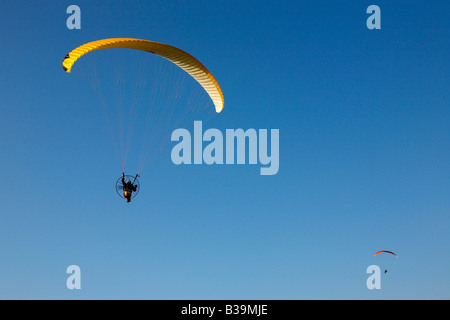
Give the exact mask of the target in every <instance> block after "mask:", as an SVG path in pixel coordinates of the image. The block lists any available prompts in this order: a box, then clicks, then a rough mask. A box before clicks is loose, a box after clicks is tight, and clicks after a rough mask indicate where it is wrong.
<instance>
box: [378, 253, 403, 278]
mask: <svg viewBox="0 0 450 320" xmlns="http://www.w3.org/2000/svg"><path fill="white" fill-rule="evenodd" d="M380 253H388V254H392V255H394V256H395V258H396V259H397V258H398V256H397V254H395V253H394V252H392V251H388V250H381V251H378V252H375V254H374V255H373V256H374V257H376V256H377V255H379V254H380ZM387 271H388V269H387V268H386V269H385V270H384V273H385V274H386V273H387Z"/></svg>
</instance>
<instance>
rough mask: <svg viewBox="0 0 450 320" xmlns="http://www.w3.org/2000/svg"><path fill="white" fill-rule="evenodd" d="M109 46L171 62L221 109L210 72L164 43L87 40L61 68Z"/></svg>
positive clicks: (220, 95) (214, 80) (218, 94)
mask: <svg viewBox="0 0 450 320" xmlns="http://www.w3.org/2000/svg"><path fill="white" fill-rule="evenodd" d="M111 48H129V49H136V50H141V51H147V52H150V53H154V54H156V55H158V56H161V57H163V58H165V59H167V60H169V61H171V62H173V63H174V64H176V65H177V66H179V67H180V68H181V69H183V70H184V71H186V72H187V73H188V74H189V75H191V76H192V77H193V78H194V79H195V80H196V81H197V82H198V83H199V84H200V85H201V86H202V87H203V88H204V89H205V91H206V92H207V93H208V95H209V96H210V98H211V100H212V101H213V103H214V106H215V108H216V112H218V113H219V112H221V111H222V110H223V105H224V98H223V94H222V90H221V88H220V86H219V84H218V83H217V81H216V79H215V78H214V77H213V75H212V74H211V72H209V71H208V69H206V67H205V66H204V65H203V64H201V63H200V62H199V61H198V60H197V59H195V58H194V57H193V56H191V55H190V54H188V53H187V52H184V51H183V50H180V49H178V48H175V47H173V46H170V45H167V44H164V43H160V42H154V41H149V40H141V39H132V38H111V39H103V40H98V41H93V42H89V43H86V44H84V45H82V46H80V47H78V48H75V49H74V50H72V51H71V52H69V53H68V54H67V55H66V56H65V58H64V60H63V63H62V66H63V69H64V71H66V72H70V71H71V69H72V66H73V64H74V63H75V61H77V60H78V58H80V57H81V56H82V55H84V54H86V53H88V52H91V51H94V50H100V49H111Z"/></svg>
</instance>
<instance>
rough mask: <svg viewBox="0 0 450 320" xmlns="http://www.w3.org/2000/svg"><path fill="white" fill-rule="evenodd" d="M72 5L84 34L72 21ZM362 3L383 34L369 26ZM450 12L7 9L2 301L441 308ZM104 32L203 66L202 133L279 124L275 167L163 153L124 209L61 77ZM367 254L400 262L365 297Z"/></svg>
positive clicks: (113, 162)
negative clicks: (207, 81)
mask: <svg viewBox="0 0 450 320" xmlns="http://www.w3.org/2000/svg"><path fill="white" fill-rule="evenodd" d="M71 4H76V5H78V6H80V8H81V12H82V29H81V30H68V29H67V28H66V19H67V17H68V14H66V8H67V7H68V6H69V5H71ZM371 4H377V5H378V6H380V8H381V18H382V19H381V24H382V29H381V30H368V29H367V28H366V19H367V17H368V15H367V14H366V8H367V7H368V6H369V5H371ZM449 9H450V4H449V2H448V1H431V2H430V1H429V2H425V1H407V2H404V1H375V2H373V1H344V2H343V1H282V2H280V1H253V0H252V1H167V0H164V1H75V2H73V1H43V2H42V1H41V2H38V1H35V2H20V1H12V0H3V1H2V3H1V5H0V35H1V39H2V41H1V45H0V58H1V59H0V137H1V138H0V150H1V153H0V164H1V168H2V171H1V172H2V181H3V183H2V184H0V200H1V201H0V253H1V257H0V298H2V299H11V298H15V299H28V298H39V299H49V298H56V299H79V298H81V299H436V298H437V299H449V298H450V286H449V283H450V274H449V271H450V232H449V231H450V215H449V213H450V196H449V192H450V171H449V169H450V149H449V142H450V130H449V128H450V108H449V107H450V104H449V101H450V81H449V76H448V75H449V74H450V70H449V69H450V68H449V67H450V59H449V52H450V40H449V39H450V37H449V35H450V34H449V30H450V22H449V19H448V15H449V12H450V10H449ZM112 37H133V38H142V39H148V40H154V41H159V42H163V43H167V44H171V45H173V46H176V47H178V48H181V49H183V50H185V51H187V52H189V53H191V54H192V55H193V56H195V57H196V58H198V59H199V60H200V61H201V62H202V63H203V64H204V65H205V66H207V68H208V69H209V70H210V71H211V72H212V73H213V74H214V75H215V77H216V79H217V80H218V82H219V84H220V85H221V87H222V90H223V92H224V96H225V108H224V111H223V112H222V113H221V114H220V115H218V116H217V117H216V118H215V119H214V120H213V121H212V122H211V124H209V123H208V126H209V125H211V126H213V127H215V128H218V129H220V130H223V131H225V129H227V128H231V129H237V128H243V129H248V128H255V129H279V130H280V169H279V172H278V174H277V175H274V176H261V175H260V174H259V168H260V165H240V166H238V165H213V166H207V165H198V166H194V165H191V166H187V165H185V166H176V165H174V164H173V163H172V161H171V158H170V146H171V145H173V144H171V143H170V142H169V143H168V148H166V150H165V151H163V152H162V153H161V154H160V155H159V157H158V158H157V159H156V160H155V161H154V162H152V163H151V164H150V165H149V166H148V168H147V170H146V172H145V174H144V173H143V177H142V180H141V185H142V190H141V193H140V194H139V196H138V197H136V198H135V199H134V201H133V202H132V203H130V204H126V203H125V202H124V201H123V200H122V199H120V198H119V197H118V196H117V194H116V193H115V190H114V183H115V181H116V179H117V178H118V176H119V175H120V174H121V168H120V164H118V163H117V158H116V155H115V153H114V151H113V148H112V146H111V139H110V138H109V136H108V134H107V127H106V125H105V124H104V122H103V119H102V116H101V114H100V112H99V110H100V109H99V108H98V107H96V106H93V105H92V106H90V105H86V101H88V99H87V97H86V96H84V95H83V91H79V92H78V91H77V90H76V89H75V87H74V85H73V81H72V80H68V74H66V73H64V72H63V70H62V68H61V61H62V59H63V57H64V56H65V55H66V54H67V52H69V51H70V50H72V49H73V48H75V47H77V46H79V45H81V44H83V43H86V42H89V41H93V40H98V39H104V38H112ZM79 88H81V85H80V87H79ZM191 124H192V123H191ZM205 126H206V125H205ZM188 129H191V127H190V128H188ZM130 157H134V155H133V154H131V155H130ZM378 250H392V251H395V252H396V253H398V255H399V258H398V259H397V261H395V264H393V265H392V267H391V270H390V272H389V273H388V274H387V275H386V276H383V277H382V289H381V290H373V291H371V290H368V289H367V287H366V279H367V277H368V274H366V268H367V267H368V266H369V265H372V264H377V263H378V262H379V260H377V258H375V257H373V253H374V252H376V251H378ZM72 264H75V265H78V266H80V268H81V272H82V289H81V290H80V291H70V290H68V289H67V288H66V278H67V277H68V275H67V274H66V273H65V271H66V268H67V267H68V266H69V265H72Z"/></svg>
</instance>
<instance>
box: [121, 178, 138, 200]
mask: <svg viewBox="0 0 450 320" xmlns="http://www.w3.org/2000/svg"><path fill="white" fill-rule="evenodd" d="M122 185H123V197H124V198H125V199H127V202H130V201H131V197H132V194H133V192H136V190H137V184H133V183H132V182H131V181H130V180H127V181H125V173H122Z"/></svg>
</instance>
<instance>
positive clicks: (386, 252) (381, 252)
mask: <svg viewBox="0 0 450 320" xmlns="http://www.w3.org/2000/svg"><path fill="white" fill-rule="evenodd" d="M382 252H385V253H390V254H393V255H394V256H395V257H396V258H397V255H396V254H395V253H393V252H392V251H387V250H381V251H378V252H376V253H375V254H374V256H377V255H378V254H380V253H382Z"/></svg>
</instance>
